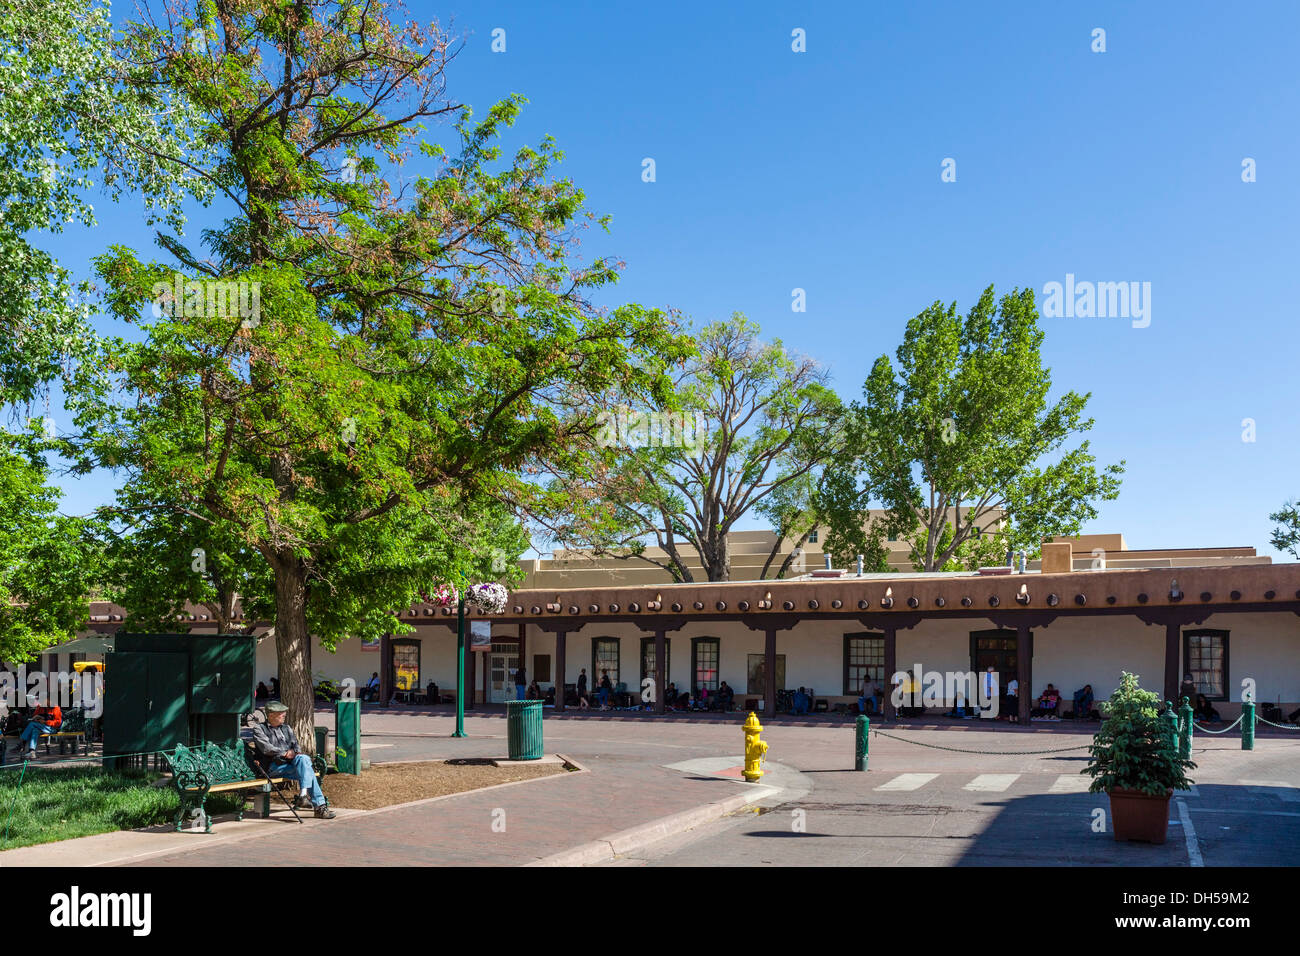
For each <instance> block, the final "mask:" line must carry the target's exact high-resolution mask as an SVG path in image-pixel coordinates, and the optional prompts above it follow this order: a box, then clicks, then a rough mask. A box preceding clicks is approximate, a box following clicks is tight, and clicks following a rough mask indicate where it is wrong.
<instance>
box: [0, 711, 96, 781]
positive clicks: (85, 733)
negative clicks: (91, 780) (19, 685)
mask: <svg viewBox="0 0 1300 956" xmlns="http://www.w3.org/2000/svg"><path fill="white" fill-rule="evenodd" d="M20 739H21V737H20V735H19V734H5V735H4V736H3V737H0V767H3V766H4V765H5V757H6V754H7V753H8V751H9V741H11V740H20ZM40 739H41V740H43V741H45V755H46V756H47V757H48V756H49V755H50V742H51V741H53V740H57V741H58V742H59V753H64V752H65V751H64V747H65V746H66V745H67V744H69V743H70V744H72V753H73V755H74V756H75V755H76V753H77V746H78V745H79V744H80V745H81V746H82V748H83V753H84V755H85V756H87V757H88V756H90V720H89V719H88V718H87V717H86V712H85V710H84V709H82V708H80V707H70V708H68V710H66V711H65V712H64V714H63V723H61V724H60V725H59V729H58V730H56V731H54V733H52V734H41V736H40Z"/></svg>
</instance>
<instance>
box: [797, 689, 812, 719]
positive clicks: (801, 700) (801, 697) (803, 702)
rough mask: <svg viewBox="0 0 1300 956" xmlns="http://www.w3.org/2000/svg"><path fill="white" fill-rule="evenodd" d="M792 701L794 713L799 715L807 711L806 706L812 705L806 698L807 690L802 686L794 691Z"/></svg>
mask: <svg viewBox="0 0 1300 956" xmlns="http://www.w3.org/2000/svg"><path fill="white" fill-rule="evenodd" d="M793 703H794V713H796V714H800V715H802V714H806V713H808V708H809V707H811V706H812V701H811V700H809V698H808V691H807V690H806V689H804V688H803V687H800V688H799V689H798V690H797V691H795V694H794V701H793Z"/></svg>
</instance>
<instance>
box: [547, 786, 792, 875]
mask: <svg viewBox="0 0 1300 956" xmlns="http://www.w3.org/2000/svg"><path fill="white" fill-rule="evenodd" d="M780 792H781V790H780V789H779V788H777V787H765V786H761V785H760V786H758V787H755V788H754V789H752V790H746V791H745V792H744V793H738V794H735V795H734V796H731V797H727V798H726V799H725V800H715V801H713V802H712V803H705V804H702V805H700V806H698V807H693V808H692V809H690V810H682V811H681V812H679V813H674V814H672V815H670V816H666V817H661V818H659V819H658V820H652V821H650V822H649V823H643V824H641V825H640V826H635V827H632V828H630V829H627V830H620V831H619V832H618V833H612V834H610V835H609V836H607V837H602V838H601V839H599V840H592V841H591V842H590V843H584V844H582V845H581V846H577V847H574V848H573V849H571V850H563V851H561V852H559V853H552V854H551V855H550V856H546V857H542V858H541V859H540V860H534V861H533V862H531V863H525V864H524V865H525V866H591V865H592V864H595V863H607V862H609V861H610V860H613V859H614V858H615V857H618V856H624V855H626V854H628V853H632V852H635V851H636V850H640V849H642V848H643V847H646V846H649V845H650V844H651V843H657V842H658V841H660V840H662V839H664V838H665V837H670V836H675V835H676V834H678V833H684V832H686V831H687V830H691V829H694V828H695V827H698V826H701V825H702V824H705V823H711V822H712V821H714V820H717V819H719V818H720V817H725V816H726V815H727V814H729V813H735V812H736V811H737V810H741V809H744V808H745V807H747V806H749V805H750V804H752V803H757V802H758V801H759V800H763V799H766V798H767V797H771V796H774V795H775V794H778V793H780Z"/></svg>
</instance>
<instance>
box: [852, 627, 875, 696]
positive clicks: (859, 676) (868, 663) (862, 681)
mask: <svg viewBox="0 0 1300 956" xmlns="http://www.w3.org/2000/svg"><path fill="white" fill-rule="evenodd" d="M864 687H866V688H874V687H880V688H881V689H882V690H883V689H884V688H885V635H883V634H870V633H860V634H845V635H844V694H845V696H860V695H861V694H862V691H863V688H864Z"/></svg>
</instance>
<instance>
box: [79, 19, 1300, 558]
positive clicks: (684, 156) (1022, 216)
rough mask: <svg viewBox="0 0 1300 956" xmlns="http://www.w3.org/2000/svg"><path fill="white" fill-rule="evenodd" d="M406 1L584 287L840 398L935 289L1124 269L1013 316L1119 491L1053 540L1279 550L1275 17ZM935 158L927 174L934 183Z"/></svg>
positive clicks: (127, 231) (956, 291) (1279, 59)
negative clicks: (949, 165)
mask: <svg viewBox="0 0 1300 956" xmlns="http://www.w3.org/2000/svg"><path fill="white" fill-rule="evenodd" d="M408 10H409V13H410V14H411V16H412V17H414V18H416V19H419V20H422V21H428V20H429V19H432V18H437V19H438V20H439V21H440V22H442V23H443V24H444V25H448V24H449V25H450V27H451V29H452V31H453V32H454V33H457V34H460V35H462V36H464V38H465V47H464V49H463V50H462V51H461V53H460V54H459V56H458V57H457V59H456V61H455V63H454V64H453V66H452V69H451V73H450V87H449V91H450V94H451V95H452V97H453V98H456V99H458V100H461V101H463V102H467V103H470V104H472V105H473V106H474V107H475V108H476V111H477V112H478V113H479V114H480V115H481V114H482V113H483V112H484V111H485V110H486V108H487V107H488V106H489V105H490V104H491V103H492V102H493V101H495V100H497V99H499V98H501V97H503V96H505V95H507V94H509V93H512V92H518V93H522V94H524V95H525V96H527V97H528V99H529V101H530V102H529V105H528V106H527V108H526V110H525V112H524V115H523V117H522V118H521V120H520V122H519V123H518V124H517V126H516V127H515V130H514V131H513V132H512V133H511V136H510V140H509V143H508V145H510V146H511V147H513V146H516V145H520V144H523V143H526V142H535V141H536V140H537V139H538V138H539V137H541V136H543V135H545V134H551V135H553V136H555V137H556V139H557V140H558V142H559V145H560V147H561V148H562V149H563V150H564V151H565V153H566V156H567V159H566V162H565V164H564V167H563V170H564V172H565V173H566V174H567V175H568V176H570V177H571V178H573V179H574V181H575V182H577V183H578V184H579V185H580V186H582V187H583V188H584V189H585V190H586V192H587V198H588V205H589V207H590V208H591V209H593V210H595V211H596V212H598V213H608V214H610V215H612V217H613V225H612V230H611V232H610V233H609V234H607V235H606V234H602V233H598V232H592V233H591V234H589V236H588V237H587V239H586V241H585V244H584V252H585V253H586V254H587V255H594V254H596V253H602V254H613V255H616V256H618V257H620V258H622V259H624V260H625V261H626V262H627V268H626V271H625V273H624V277H623V280H622V281H621V282H620V284H619V285H618V286H617V288H616V289H615V290H613V292H611V293H610V294H608V295H605V296H603V299H602V301H603V302H604V303H605V304H611V305H612V304H615V303H617V302H621V301H637V302H641V303H644V304H647V305H656V306H665V307H674V308H677V309H680V310H682V311H683V312H684V313H686V314H687V315H689V316H691V317H693V318H694V319H696V320H697V321H701V322H703V321H708V320H713V319H717V318H722V317H725V316H726V315H728V314H730V313H731V312H732V311H742V312H745V313H746V314H748V315H749V316H750V317H751V318H753V319H755V320H756V321H758V322H759V323H760V324H761V325H762V327H763V329H764V333H765V335H767V336H770V337H780V338H782V339H783V340H784V341H785V342H786V344H787V345H789V346H791V347H793V348H795V349H797V350H799V351H801V352H804V353H807V354H809V355H812V356H814V357H816V358H818V359H820V360H822V361H824V362H825V363H827V364H828V365H829V366H830V368H831V369H832V372H833V375H834V384H835V385H836V387H837V388H838V389H839V391H840V393H841V395H843V396H844V397H845V398H855V397H858V396H859V395H860V390H861V385H862V381H863V379H864V378H865V376H866V373H867V370H868V369H869V367H870V365H871V363H872V361H874V359H875V358H876V357H877V356H878V355H880V354H882V353H885V352H888V353H891V354H892V352H893V350H894V349H895V348H896V347H897V345H898V343H899V341H900V340H901V336H902V332H903V328H904V326H905V324H906V322H907V320H908V319H909V318H910V317H911V316H913V315H914V314H916V313H917V312H918V311H920V310H921V309H922V308H924V307H925V306H926V305H928V304H929V303H930V302H932V301H934V300H936V299H940V300H943V301H944V302H949V301H952V300H956V301H957V303H958V306H959V307H960V308H961V309H963V310H964V309H965V308H966V307H968V306H969V305H970V304H971V303H972V302H973V301H974V299H975V298H976V297H977V296H978V295H979V293H980V291H981V290H982V289H984V288H985V287H986V286H987V285H989V284H994V285H996V286H997V288H998V289H999V290H1001V289H1010V288H1011V287H1013V286H1021V287H1024V286H1030V287H1033V288H1034V289H1035V290H1036V291H1038V293H1039V295H1040V303H1041V296H1042V290H1043V287H1044V286H1045V285H1046V284H1047V283H1049V282H1053V281H1056V282H1063V281H1064V280H1065V277H1066V275H1067V273H1069V274H1073V275H1074V276H1075V277H1076V280H1077V281H1094V282H1119V281H1125V282H1129V281H1136V282H1139V283H1145V282H1149V283H1150V288H1151V302H1150V320H1151V321H1150V325H1149V326H1148V327H1146V328H1134V327H1133V326H1132V322H1131V321H1130V320H1129V319H1127V318H1044V319H1043V323H1042V324H1043V328H1044V329H1045V331H1046V339H1045V342H1044V360H1045V364H1047V365H1048V366H1049V367H1050V368H1051V369H1052V370H1053V379H1054V387H1055V389H1056V390H1057V391H1058V392H1059V391H1061V390H1065V389H1074V390H1076V391H1080V392H1091V393H1092V400H1091V402H1090V403H1089V410H1090V413H1091V414H1092V416H1093V417H1094V418H1095V419H1096V425H1095V427H1094V429H1093V432H1092V435H1091V440H1092V447H1093V450H1094V451H1095V452H1096V454H1097V455H1098V457H1099V459H1100V460H1101V461H1102V462H1110V461H1116V460H1119V459H1121V458H1122V459H1126V460H1127V469H1128V470H1127V474H1126V476H1125V480H1124V486H1123V490H1122V492H1121V496H1120V498H1119V500H1118V501H1115V502H1110V503H1105V504H1103V505H1102V508H1101V515H1100V517H1099V518H1098V519H1097V520H1096V521H1095V522H1093V523H1092V524H1091V525H1090V526H1089V527H1088V528H1086V529H1085V530H1088V531H1097V532H1111V531H1122V532H1123V533H1124V534H1125V536H1126V538H1127V540H1128V543H1129V545H1130V547H1152V548H1153V547H1201V546H1226V545H1254V546H1256V547H1258V548H1259V549H1260V552H1261V553H1264V554H1273V555H1274V557H1275V558H1277V557H1280V555H1277V554H1276V552H1274V551H1273V549H1271V548H1270V547H1269V545H1268V534H1269V530H1270V527H1271V523H1270V522H1269V521H1268V514H1269V512H1270V511H1273V510H1276V509H1277V507H1278V506H1280V505H1281V504H1282V502H1283V501H1284V500H1287V499H1289V498H1292V497H1295V496H1297V495H1300V482H1297V480H1296V479H1295V477H1294V476H1295V475H1296V473H1297V472H1298V471H1300V451H1298V450H1297V449H1300V420H1298V418H1300V413H1297V411H1296V409H1295V400H1294V398H1295V387H1294V385H1293V375H1292V370H1293V367H1294V364H1295V355H1296V346H1297V342H1298V339H1300V336H1298V335H1297V332H1296V328H1295V326H1296V321H1297V315H1296V303H1297V301H1300V278H1298V271H1297V269H1296V265H1295V264H1296V260H1297V252H1298V251H1300V249H1298V246H1300V241H1298V240H1297V238H1296V229H1295V225H1294V224H1295V223H1296V222H1297V221H1300V199H1298V194H1297V190H1296V188H1295V184H1296V179H1297V176H1298V175H1300V158H1298V157H1300V124H1297V117H1298V116H1300V111H1297V108H1296V107H1297V104H1298V102H1300V97H1298V96H1297V93H1298V92H1300V74H1297V71H1296V70H1295V68H1294V64H1295V63H1296V62H1298V61H1300V6H1298V5H1296V4H1293V3H1280V2H1279V3H1261V4H1253V5H1250V6H1249V7H1245V8H1243V7H1234V6H1229V5H1221V4H1214V3H1177V4H1175V3H1158V4H1157V3H1144V4H1129V3H1088V4H1082V3H1042V2H1036V3H996V4H976V3H969V2H966V3H955V2H954V3H932V2H929V3H899V4H883V3H872V4H863V3H860V2H859V3H835V4H829V3H827V4H820V3H819V4H802V3H801V4H774V3H760V2H748V3H743V4H742V3H728V4H701V3H696V4H673V3H663V2H660V3H654V4H635V5H634V4H621V3H620V4H610V3H594V2H593V3H584V4H580V3H564V4H549V3H548V4H538V3H535V2H509V3H506V2H502V3H492V2H475V3H473V4H470V3H465V2H464V0H446V2H442V0H440V2H438V3H429V2H412V3H410V4H409V6H408ZM126 12H127V11H126V8H125V6H123V8H122V9H121V10H120V11H119V13H120V14H122V15H125V13H126ZM496 28H501V29H503V30H505V42H506V50H505V52H504V53H494V52H492V49H491V44H492V31H493V30H494V29H496ZM795 28H801V29H803V30H804V31H805V32H806V45H807V51H806V52H803V53H796V52H793V51H792V50H791V43H792V38H791V31H792V30H794V29H795ZM1096 28H1101V29H1104V30H1105V44H1106V50H1105V52H1104V53H1098V52H1093V50H1092V45H1093V43H1094V40H1093V31H1094V29H1096ZM646 157H650V158H653V159H654V161H655V165H656V181H655V182H653V183H647V182H643V181H642V175H641V174H642V160H643V159H644V158H646ZM1247 157H1249V158H1252V159H1253V160H1254V161H1255V163H1256V175H1257V181H1255V182H1251V183H1245V182H1243V181H1242V162H1243V160H1244V159H1246V158H1247ZM949 158H950V159H952V160H954V161H955V169H956V181H955V182H943V181H941V175H940V174H941V172H942V163H943V161H944V160H945V159H949ZM99 212H100V215H101V225H100V227H99V228H98V229H97V230H94V231H92V232H90V233H88V234H78V235H67V236H65V237H64V240H65V242H63V243H62V249H63V251H62V255H63V256H64V258H65V261H66V262H68V263H69V264H71V265H73V266H74V267H77V268H82V267H84V263H85V262H86V261H87V259H88V256H89V255H91V254H93V253H94V252H96V251H98V250H99V249H101V248H102V247H103V246H104V245H105V244H107V243H108V242H109V241H124V242H128V243H131V244H134V245H136V247H137V248H140V249H142V250H144V249H146V248H147V247H148V246H149V245H150V237H149V234H148V232H147V231H146V230H145V229H144V228H143V223H142V221H141V220H140V217H139V215H138V211H137V210H135V209H134V208H118V209H113V208H108V207H107V206H106V205H104V204H102V203H101V205H100V206H99ZM794 288H802V289H804V290H806V295H807V311H806V312H803V313H795V312H793V311H792V310H791V290H792V289H794ZM1247 418H1249V419H1253V420H1254V423H1255V440H1254V441H1253V442H1247V441H1243V440H1242V435H1243V424H1242V422H1243V419H1247ZM65 488H66V489H67V492H68V498H67V500H66V502H65V507H66V508H67V509H68V510H71V511H78V510H83V509H84V508H86V507H89V506H91V505H93V504H95V503H98V502H99V501H101V500H107V498H108V497H109V496H110V492H109V486H108V483H107V482H106V481H105V480H103V479H97V480H86V481H82V482H79V483H74V482H72V481H67V482H65ZM747 526H749V527H757V526H759V525H758V524H757V523H756V522H751V523H750V524H749V525H747Z"/></svg>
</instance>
